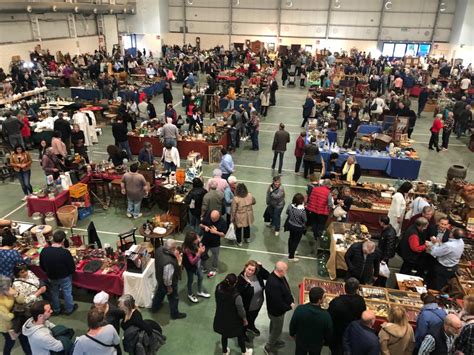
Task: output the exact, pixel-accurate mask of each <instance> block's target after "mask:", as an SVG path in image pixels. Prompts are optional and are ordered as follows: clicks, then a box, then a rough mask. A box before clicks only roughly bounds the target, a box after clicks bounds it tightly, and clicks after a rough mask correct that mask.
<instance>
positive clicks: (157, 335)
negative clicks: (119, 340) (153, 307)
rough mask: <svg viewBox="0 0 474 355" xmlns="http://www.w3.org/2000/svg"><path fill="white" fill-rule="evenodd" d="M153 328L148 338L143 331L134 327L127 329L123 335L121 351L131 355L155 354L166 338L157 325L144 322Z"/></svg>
mask: <svg viewBox="0 0 474 355" xmlns="http://www.w3.org/2000/svg"><path fill="white" fill-rule="evenodd" d="M145 322H147V323H148V324H150V326H151V327H152V328H153V332H152V335H151V336H149V335H148V334H147V333H146V332H145V331H144V330H141V329H140V328H138V327H136V326H131V327H128V328H127V330H125V333H124V335H123V349H124V350H125V351H126V352H127V353H129V354H132V355H151V354H156V353H157V352H158V350H159V349H160V347H161V346H162V345H163V344H165V343H166V337H165V336H164V335H163V333H162V329H161V327H160V326H159V324H158V323H156V322H155V321H153V320H150V319H147V320H145Z"/></svg>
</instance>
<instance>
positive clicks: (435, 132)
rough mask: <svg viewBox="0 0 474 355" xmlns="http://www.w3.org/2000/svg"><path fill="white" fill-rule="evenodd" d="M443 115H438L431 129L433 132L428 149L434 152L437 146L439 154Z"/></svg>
mask: <svg viewBox="0 0 474 355" xmlns="http://www.w3.org/2000/svg"><path fill="white" fill-rule="evenodd" d="M442 118H443V115H442V114H440V113H438V114H437V115H436V117H435V119H434V121H433V125H432V126H431V128H430V131H431V138H430V142H429V144H428V149H430V150H433V146H435V148H436V151H437V152H439V151H440V149H439V146H438V141H439V132H441V130H442V129H443V120H442Z"/></svg>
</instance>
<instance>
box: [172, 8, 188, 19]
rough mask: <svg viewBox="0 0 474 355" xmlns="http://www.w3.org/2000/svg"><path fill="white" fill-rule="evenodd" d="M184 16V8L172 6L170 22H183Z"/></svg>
mask: <svg viewBox="0 0 474 355" xmlns="http://www.w3.org/2000/svg"><path fill="white" fill-rule="evenodd" d="M186 11H187V8H186ZM183 14H184V12H183V8H182V7H174V6H170V7H169V8H168V17H169V19H170V20H181V19H182V18H183Z"/></svg>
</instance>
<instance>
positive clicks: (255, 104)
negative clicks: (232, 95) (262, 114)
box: [219, 98, 260, 112]
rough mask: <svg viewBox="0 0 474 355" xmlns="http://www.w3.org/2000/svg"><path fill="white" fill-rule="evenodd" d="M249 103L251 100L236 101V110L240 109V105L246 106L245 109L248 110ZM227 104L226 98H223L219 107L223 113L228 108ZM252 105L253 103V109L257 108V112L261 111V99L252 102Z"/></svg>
mask: <svg viewBox="0 0 474 355" xmlns="http://www.w3.org/2000/svg"><path fill="white" fill-rule="evenodd" d="M249 102H250V101H249V100H241V99H237V100H234V108H235V109H237V108H239V106H240V105H244V107H245V109H246V110H248V108H249ZM227 103H228V101H227V99H226V98H222V99H221V100H220V101H219V107H220V110H221V112H224V110H225V109H226V107H227ZM252 103H253V107H255V109H256V110H257V111H258V110H260V99H255V100H253V101H252Z"/></svg>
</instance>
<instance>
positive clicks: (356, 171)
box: [341, 155, 361, 182]
mask: <svg viewBox="0 0 474 355" xmlns="http://www.w3.org/2000/svg"><path fill="white" fill-rule="evenodd" d="M360 175H361V169H360V165H359V164H357V161H356V158H355V156H353V155H349V157H348V158H347V160H346V161H345V162H344V164H342V175H341V179H342V180H345V181H349V182H357V181H358V180H359V179H360Z"/></svg>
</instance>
